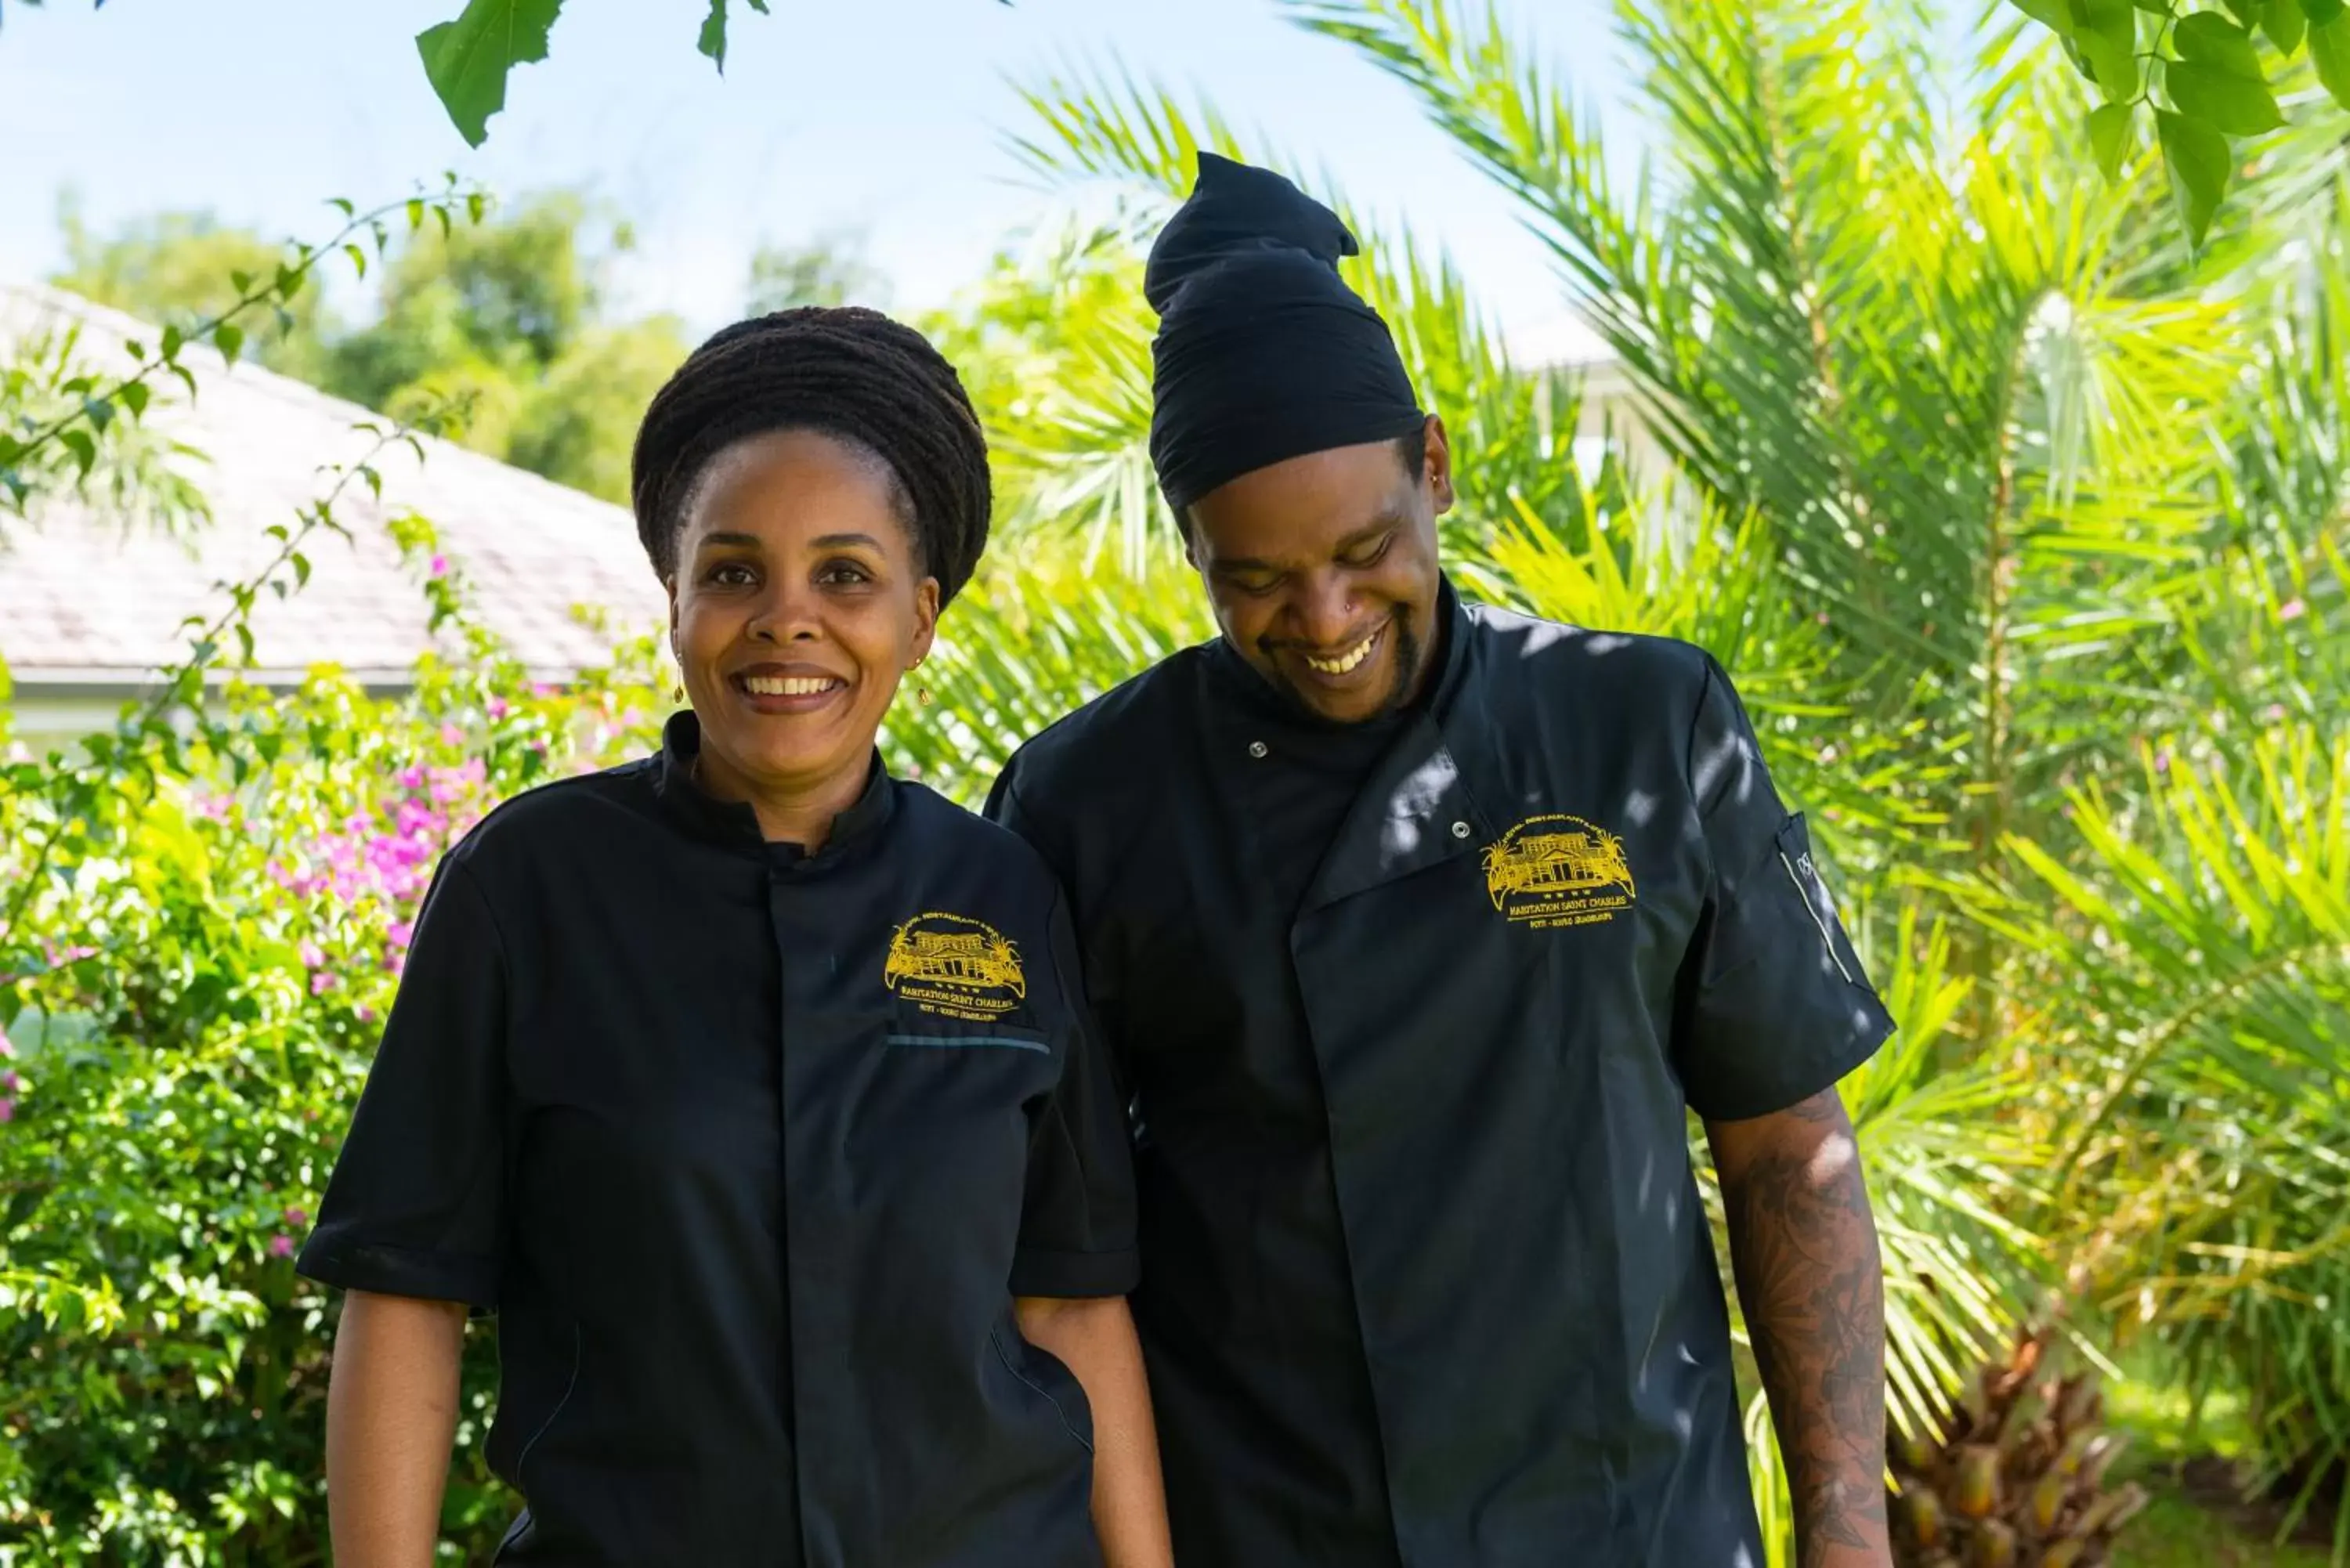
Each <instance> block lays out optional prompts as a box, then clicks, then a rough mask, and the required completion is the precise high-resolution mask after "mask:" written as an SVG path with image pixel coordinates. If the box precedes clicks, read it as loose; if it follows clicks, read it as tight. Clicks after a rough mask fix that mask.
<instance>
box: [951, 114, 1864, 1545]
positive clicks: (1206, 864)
mask: <svg viewBox="0 0 2350 1568" xmlns="http://www.w3.org/2000/svg"><path fill="white" fill-rule="evenodd" d="M1353 250H1354V241H1353V238H1352V236H1351V235H1349V234H1347V231H1346V229H1345V227H1344V226H1343V225H1342V224H1341V223H1339V221H1338V219H1337V218H1336V215H1335V214H1333V213H1330V212H1329V211H1328V210H1327V209H1326V208H1324V207H1321V206H1320V205H1318V204H1316V203H1315V202H1311V201H1309V200H1307V199H1306V198H1305V196H1303V195H1301V194H1300V193H1299V192H1297V191H1296V190H1295V188H1293V187H1292V186H1290V185H1289V184H1288V183H1287V182H1284V181H1282V180H1280V179H1278V178H1276V177H1274V176H1273V175H1270V174H1267V173H1264V172H1262V171H1256V170H1252V169H1247V168H1243V167H1242V166H1240V165H1237V164H1233V163H1230V162H1227V161H1222V160H1221V159H1216V158H1212V157H1202V159H1201V171H1200V179H1199V183H1198V187H1197V189H1196V190H1195V192H1193V194H1192V196H1191V200H1190V202H1187V203H1186V204H1185V206H1184V207H1183V208H1182V210H1181V211H1180V213H1177V214H1176V216H1175V218H1174V219H1173V220H1172V221H1171V222H1170V223H1169V225H1168V227H1167V229H1166V232H1165V233H1164V234H1162V235H1161V236H1160V238H1159V242H1158V244H1157V245H1156V246H1155V247H1154V249H1153V251H1152V254H1151V258H1150V265H1149V274H1148V277H1147V283H1146V286H1147V288H1148V290H1149V297H1150V300H1151V303H1152V305H1153V306H1155V307H1156V308H1157V310H1158V311H1159V317H1160V328H1159V337H1158V341H1157V344H1156V346H1155V347H1156V352H1155V358H1156V389H1155V390H1156V406H1155V410H1154V418H1153V427H1152V431H1151V452H1152V456H1153V459H1154V460H1155V462H1156V463H1157V465H1158V470H1159V481H1160V483H1161V486H1162V487H1163V489H1164V490H1165V492H1166V493H1167V498H1168V500H1169V502H1170V504H1171V505H1172V507H1173V508H1174V511H1175V514H1176V515H1177V517H1178V518H1179V519H1180V522H1181V524H1182V527H1183V530H1184V538H1185V542H1186V545H1187V546H1188V549H1189V551H1190V555H1191V560H1192V561H1193V562H1194V563H1195V564H1196V565H1197V566H1198V567H1199V570H1200V575H1201V580H1202V581H1203V582H1204V584H1205V585H1206V587H1207V591H1208V596H1209V598H1210V600H1211V602H1212V604H1213V605H1214V607H1215V614H1216V619H1217V622H1218V624H1219V626H1220V627H1221V628H1222V636H1221V637H1220V638H1218V639H1216V640H1214V641H1213V642H1211V643H1210V644H1208V645H1206V646H1205V647H1201V648H1196V649H1190V650H1188V651H1186V652H1184V653H1180V654H1178V655H1176V656H1175V657H1174V658H1172V659H1168V660H1167V661H1166V662H1165V663H1163V664H1161V665H1159V667H1157V668H1156V669H1154V670H1150V671H1149V672H1148V673H1146V674H1144V675H1143V676H1141V677H1140V678H1139V679H1137V680H1133V681H1130V682H1128V684H1127V685H1125V686H1122V687H1120V688H1119V689H1118V690H1117V691H1113V692H1110V693H1109V694H1108V695H1107V696H1105V697H1103V698H1101V699H1100V700H1099V701H1096V702H1094V703H1092V704H1090V705H1088V706H1087V707H1086V708H1085V709H1083V710H1081V711H1078V712H1077V713H1076V714H1073V715H1072V716H1070V717H1069V718H1068V719H1066V720H1065V721H1063V722H1061V723H1059V724H1057V725H1055V727H1054V728H1053V729H1051V730H1049V731H1047V732H1045V733H1044V734H1043V735H1041V736H1039V737H1038V738H1037V739H1036V740H1035V741H1034V742H1031V743H1030V744H1029V745H1028V746H1026V747H1025V748H1024V749H1023V750H1022V751H1021V752H1020V753H1019V754H1018V755H1017V756H1015V757H1014V759H1013V761H1012V763H1011V764H1010V766H1009V767H1008V768H1007V769H1006V771H1005V773H1004V775H1003V778H1002V779H1001V780H1000V781H999V782H998V784H997V786H996V789H995V792H994V795H993V800H992V802H991V807H990V809H991V811H992V813H993V815H996V816H997V817H999V818H1000V819H1001V820H1003V821H1004V822H1006V823H1008V824H1010V825H1011V826H1014V828H1015V829H1017V830H1018V831H1019V832H1021V833H1022V834H1024V835H1025V836H1027V837H1028V838H1029V839H1030V840H1031V841H1032V842H1033V843H1035V845H1036V846H1038V848H1040V849H1041V850H1042V851H1043V852H1044V854H1045V857H1046V859H1047V860H1049V861H1050V862H1051V863H1052V864H1053V865H1054V867H1055V869H1056V870H1057V871H1058V872H1059V873H1060V875H1061V877H1062V878H1063V879H1064V882H1065V883H1066V887H1067V888H1068V891H1069V895H1070V898H1071V902H1072V906H1073V909H1074V911H1075V914H1076V922H1077V927H1078V932H1079V936H1080V940H1081V942H1082V945H1083V948H1084V951H1085V956H1086V960H1087V978H1088V982H1089V985H1090V987H1091V990H1092V994H1093V998H1094V1002H1095V1004H1096V1006H1097V1009H1098V1011H1099V1012H1100V1014H1101V1017H1102V1022H1103V1024H1104V1027H1105V1030H1106V1033H1107V1039H1108V1041H1109V1044H1111V1046H1112V1048H1113V1051H1114V1054H1115V1055H1116V1058H1117V1060H1118V1064H1119V1070H1120V1071H1121V1072H1122V1074H1123V1075H1124V1077H1125V1085H1124V1086H1125V1088H1126V1089H1127V1090H1128V1092H1129V1093H1130V1096H1131V1105H1132V1107H1133V1111H1134V1115H1135V1119H1136V1135H1137V1158H1138V1174H1139V1181H1140V1184H1141V1201H1142V1231H1141V1234H1142V1254H1143V1283H1142V1288H1141V1291H1140V1292H1139V1293H1138V1294H1137V1295H1136V1297H1135V1299H1134V1307H1135V1314H1136V1316H1137V1318H1138V1320H1139V1324H1140V1328H1141V1333H1142V1336H1143V1342H1144V1347H1145V1354H1146V1356H1147V1358H1148V1361H1149V1372H1150V1379H1151V1386H1152V1392H1153V1395H1154V1397H1155V1399H1156V1403H1157V1407H1158V1411H1159V1421H1160V1428H1161V1439H1162V1443H1163V1453H1164V1459H1165V1463H1166V1469H1167V1488H1168V1499H1169V1504H1170V1512H1171V1514H1172V1516H1173V1522H1174V1528H1175V1546H1176V1555H1177V1561H1178V1563H1180V1564H1181V1565H1182V1568H1289V1565H1293V1564H1314V1565H1315V1568H1536V1565H1537V1564H1539V1565H1542V1568H1554V1565H1555V1564H1561V1563H1573V1564H1576V1565H1577V1568H1760V1565H1761V1563H1763V1551H1762V1542H1761V1541H1760V1539H1759V1532H1758V1529H1757V1525H1756V1518H1755V1509H1754V1505H1753V1501H1752V1498H1751V1497H1750V1495H1749V1493H1748V1490H1747V1480H1746V1466H1745V1457H1744V1450H1743V1446H1742V1437H1741V1427H1740V1420H1739V1398H1738V1391H1737V1388H1736V1386H1735V1379H1734V1376H1733V1371H1732V1365H1731V1341H1730V1331H1729V1323H1728V1314H1727V1311H1726V1304H1725V1296H1724V1293H1723V1289H1722V1283H1721V1274H1720V1271H1719V1270H1718V1269H1717V1267H1716V1265H1715V1262H1714V1253H1713V1249H1712V1245H1711V1237H1710V1233H1709V1230H1708V1226H1707V1222H1706V1216H1705V1210H1704V1207H1703V1205H1702V1202H1701V1200H1700V1196H1699V1191H1698V1187H1697V1183H1696V1180H1695V1177H1694V1174H1693V1172H1692V1169H1691V1167H1690V1158H1689V1139H1688V1132H1687V1126H1686V1118H1687V1116H1688V1113H1689V1112H1690V1111H1691V1110H1694V1111H1695V1112H1696V1113H1697V1114H1698V1116H1700V1118H1702V1120H1703V1122H1704V1126H1705V1131H1706V1136H1707V1137H1709V1138H1710V1139H1711V1144H1712V1148H1713V1154H1714V1159H1715V1164H1716V1166H1717V1168H1718V1169H1719V1170H1720V1172H1721V1182H1722V1190H1723V1196H1724V1199H1725V1202H1726V1209H1727V1213H1728V1219H1729V1228H1730V1241H1731V1255H1732V1259H1733V1261H1734V1264H1735V1269H1736V1274H1737V1280H1738V1284H1739V1288H1740V1291H1741V1293H1742V1300H1743V1303H1744V1305H1745V1309H1746V1317H1747V1322H1748V1324H1750V1326H1751V1327H1752V1331H1753V1336H1754V1343H1755V1351H1756V1355H1757V1360H1758V1362H1759V1365H1760V1366H1761V1369H1762V1374H1763V1381H1764V1384H1765V1386H1766V1388H1767V1391H1768V1394H1769V1397H1770V1402H1771V1407H1772V1413H1773V1418H1774V1420H1775V1421H1776V1424H1777V1428H1778V1432H1779V1436H1780V1441H1781V1444H1782V1447H1783V1449H1784V1450H1785V1452H1786V1453H1787V1455H1788V1457H1789V1468H1790V1471H1791V1474H1792V1477H1793V1480H1794V1490H1795V1501H1796V1510H1797V1515H1798V1521H1797V1522H1798V1531H1799V1535H1800V1538H1801V1552H1800V1556H1799V1561H1800V1562H1801V1563H1803V1564H1804V1568H1884V1565H1885V1564H1887V1563H1888V1561H1889V1559H1888V1555H1887V1545H1886V1534H1885V1518H1884V1494H1883V1488H1882V1485H1881V1475H1882V1458H1883V1452H1884V1424H1883V1422H1884V1417H1883V1409H1882V1407H1883V1348H1884V1331H1883V1302H1882V1295H1881V1288H1880V1283H1879V1275H1878V1259H1877V1240H1876V1232H1875V1230H1874V1228H1873V1225H1872V1223H1871V1220H1870V1218H1869V1210H1868V1199H1867V1193H1866V1189H1865V1187H1864V1186H1863V1184H1862V1179H1861V1173H1860V1170H1859V1168H1858V1164H1857V1161H1856V1153H1855V1148H1854V1142H1853V1137H1852V1131H1851V1127H1850V1125H1849V1124H1848V1122H1847V1121H1846V1116H1845V1113H1844V1109H1843V1106H1842V1105H1841V1104H1840V1102H1839V1101H1838V1099H1837V1097H1836V1093H1835V1083H1836V1080H1837V1079H1838V1078H1839V1077H1841V1076H1842V1075H1844V1074H1845V1073H1846V1072H1848V1071H1849V1070H1850V1069H1851V1068H1852V1067H1854V1066H1855V1065H1856V1064H1858V1063H1860V1062H1861V1061H1863V1060H1864V1059H1865V1058H1866V1056H1867V1055H1868V1054H1870V1053H1871V1052H1872V1051H1873V1050H1874V1049H1875V1048H1876V1047H1877V1044H1879V1043H1880V1042H1881V1041H1882V1040H1883V1039H1884V1037H1885V1035H1886V1034H1887V1032H1888V1031H1889V1029H1890V1027H1891V1023H1890V1021H1889V1019H1888V1018H1887V1014H1886V1012H1885V1010H1884V1009H1883V1008H1882V1007H1881V1006H1880V1005H1879V1003H1878V1002H1877V996H1876V994H1875V993H1874V992H1872V991H1871V989H1870V988H1869V985H1868V982H1867V981H1866V977H1865V976H1864V975H1863V974H1862V972H1861V968H1860V961H1859V959H1858V958H1857V956H1856V954H1855V953H1854V952H1853V950H1852V946H1851V944H1850V942H1849V941H1848V940H1846V936H1845V933H1844V931H1843V929H1842V928H1841V926H1840V925H1839V924H1838V923H1837V919H1836V915H1835V908H1834V905H1833V903H1832V902H1831V900H1830V899H1829V898H1828V896H1827V894H1826V892H1825V889H1824V888H1822V886H1821V883H1820V880H1819V877H1818V875H1817V872H1816V870H1815V868H1814V861H1813V857H1812V855H1811V851H1810V846H1809V845H1808V843H1807V841H1806V838H1805V830H1804V819H1803V818H1802V817H1800V816H1795V815H1789V813H1788V812H1787V810H1786V808H1785V807H1784V806H1783V805H1782V804H1781V803H1780V801H1779V798H1778V796H1777V795H1776V794H1775V793H1774V792H1773V788H1772V785H1771V781H1770V779H1769V777H1768V775H1767V774H1766V773H1765V772H1764V769H1763V763H1762V760H1761V757H1760V755H1759V753H1758V751H1757V748H1756V745H1755V741H1754V735H1753V732H1752V730H1751V728H1750V727H1749V725H1748V722H1747V720H1746V717H1745V715H1744V713H1743V711H1742V710H1741V708H1740V705H1739V701H1738V699H1737V697H1736V695H1735V694H1734V692H1733V691H1731V685H1730V681H1729V679H1728V677H1727V676H1726V675H1724V674H1723V672H1722V670H1721V667H1720V666H1719V665H1717V664H1716V663H1715V662H1714V661H1713V660H1712V659H1711V658H1710V657H1708V656H1707V655H1706V654H1705V653H1704V652H1703V651H1701V650H1700V649H1695V648H1691V647H1689V646H1687V645H1684V644H1680V643H1676V642H1669V641H1666V640H1662V639H1649V638H1638V637H1627V636H1622V635H1610V634H1601V633H1596V632H1591V631H1585V630H1578V629H1574V628H1565V627H1560V626H1555V625H1551V624H1549V623H1546V622H1543V621H1538V620H1533V619H1529V618H1524V617H1522V616H1516V615H1511V614H1506V613H1503V612H1501V611H1498V610H1494V609H1492V608H1488V607H1479V606H1473V605H1471V604H1468V603H1466V602H1465V601H1463V600H1461V598H1460V597H1458V596H1457V595H1456V594H1455V593H1454V592H1453V590H1452V588H1451V585H1450V584H1449V583H1448V582H1447V581H1446V580H1445V577H1444V575H1443V573H1442V571H1441V569H1440V565H1439V561H1438V557H1437V532H1436V518H1437V515H1438V514H1440V513H1441V512H1442V511H1444V510H1445V509H1446V508H1447V507H1449V506H1450V505H1451V502H1452V458H1451V452H1450V450H1449V448H1448V447H1447V444H1446V441H1445V434H1444V427H1443V425H1442V424H1441V422H1440V421H1438V420H1437V419H1435V418H1433V417H1430V415H1428V414H1426V413H1424V412H1423V411H1422V410H1421V409H1420V408H1419V404H1418V401H1417V400H1416V399H1415V398H1414V396H1413V393H1412V389H1411V385H1410V382H1409V378H1408V377H1407V376H1406V374H1405V372H1404V369H1403V366H1402V363H1401V361H1400V359H1399V357H1398V356H1397V353H1396V350H1395V348H1394V345H1393V343H1392V342H1391V340H1390V339H1389V337H1388V332H1387V329H1386V327H1385V326H1384V325H1383V324H1382V323H1381V322H1380V320H1379V318H1378V316H1377V315H1376V314H1375V313H1373V312H1372V311H1371V310H1370V309H1369V308H1368V307H1367V306H1365V305H1364V304H1363V302H1362V301H1361V300H1360V299H1358V298H1357V297H1356V296H1355V295H1354V294H1353V293H1352V292H1351V291H1349V290H1348V289H1347V286H1346V285H1345V283H1344V282H1343V281H1342V280H1341V278H1340V276H1339V274H1338V271H1337V267H1336V262H1337V260H1338V258H1339V257H1340V256H1341V255H1343V254H1352V252H1353Z"/></svg>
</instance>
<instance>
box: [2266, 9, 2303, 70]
mask: <svg viewBox="0 0 2350 1568" xmlns="http://www.w3.org/2000/svg"><path fill="white" fill-rule="evenodd" d="M2308 29H2309V18H2308V17H2307V16H2303V15H2302V10H2301V5H2300V3H2299V0H2267V4H2265V5H2262V7H2261V31H2262V32H2263V33H2265V34H2267V35H2268V39H2269V42H2270V43H2272V44H2274V45H2275V46H2276V47H2277V53H2279V54H2281V55H2285V56H2290V55H2292V54H2293V51H2294V50H2296V49H2298V48H2300V47H2301V40H2302V38H2303V36H2305V35H2306V34H2307V32H2308Z"/></svg>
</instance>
